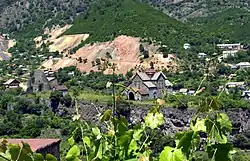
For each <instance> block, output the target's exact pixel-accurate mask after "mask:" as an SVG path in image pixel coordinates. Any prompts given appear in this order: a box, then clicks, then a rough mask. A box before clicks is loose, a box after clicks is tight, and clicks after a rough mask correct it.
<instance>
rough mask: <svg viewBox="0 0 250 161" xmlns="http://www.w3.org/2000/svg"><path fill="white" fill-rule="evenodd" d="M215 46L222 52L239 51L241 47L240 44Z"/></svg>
mask: <svg viewBox="0 0 250 161" xmlns="http://www.w3.org/2000/svg"><path fill="white" fill-rule="evenodd" d="M217 46H218V47H219V48H220V49H222V50H223V51H225V50H237V51H238V50H241V49H242V48H243V46H242V45H241V44H240V43H236V44H217Z"/></svg>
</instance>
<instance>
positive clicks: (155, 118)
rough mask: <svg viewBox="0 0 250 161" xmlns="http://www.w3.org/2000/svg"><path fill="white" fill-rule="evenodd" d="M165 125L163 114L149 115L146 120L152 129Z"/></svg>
mask: <svg viewBox="0 0 250 161" xmlns="http://www.w3.org/2000/svg"><path fill="white" fill-rule="evenodd" d="M163 123H164V118H163V114H162V113H159V112H157V113H148V114H147V116H146V118H145V124H146V125H147V126H149V127H150V128H151V129H155V128H157V127H158V126H160V125H162V124H163Z"/></svg>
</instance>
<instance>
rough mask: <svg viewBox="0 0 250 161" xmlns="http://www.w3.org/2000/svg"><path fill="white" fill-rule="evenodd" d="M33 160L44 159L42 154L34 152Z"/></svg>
mask: <svg viewBox="0 0 250 161" xmlns="http://www.w3.org/2000/svg"><path fill="white" fill-rule="evenodd" d="M34 160H35V161H44V158H43V155H42V154H40V153H35V154H34Z"/></svg>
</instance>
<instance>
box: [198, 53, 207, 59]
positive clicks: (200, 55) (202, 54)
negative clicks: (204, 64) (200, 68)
mask: <svg viewBox="0 0 250 161" xmlns="http://www.w3.org/2000/svg"><path fill="white" fill-rule="evenodd" d="M206 56H207V54H205V53H198V58H205V57H206Z"/></svg>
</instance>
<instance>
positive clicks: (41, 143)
mask: <svg viewBox="0 0 250 161" xmlns="http://www.w3.org/2000/svg"><path fill="white" fill-rule="evenodd" d="M6 141H7V144H18V145H20V146H21V145H22V142H23V143H27V144H29V145H30V148H31V150H32V151H33V152H36V153H40V154H42V155H43V156H44V157H45V156H46V154H52V155H53V156H55V157H56V158H57V160H58V161H60V142H61V140H60V139H6Z"/></svg>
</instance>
